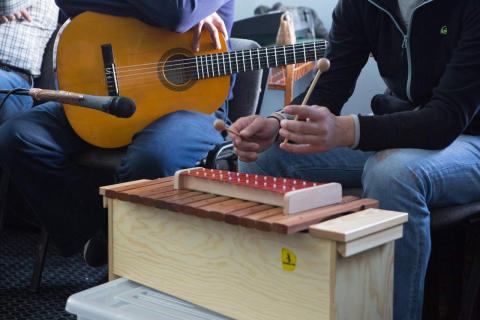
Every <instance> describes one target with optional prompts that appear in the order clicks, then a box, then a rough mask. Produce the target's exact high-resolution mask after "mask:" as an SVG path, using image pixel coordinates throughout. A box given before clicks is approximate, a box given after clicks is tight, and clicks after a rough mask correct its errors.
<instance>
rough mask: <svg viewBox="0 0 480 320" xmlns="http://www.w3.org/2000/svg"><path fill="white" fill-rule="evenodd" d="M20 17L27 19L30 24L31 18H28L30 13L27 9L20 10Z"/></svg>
mask: <svg viewBox="0 0 480 320" xmlns="http://www.w3.org/2000/svg"><path fill="white" fill-rule="evenodd" d="M20 13H21V14H22V16H23V17H24V18H25V19H27V21H28V22H32V21H33V20H32V17H30V13H28V11H27V9H23V10H20Z"/></svg>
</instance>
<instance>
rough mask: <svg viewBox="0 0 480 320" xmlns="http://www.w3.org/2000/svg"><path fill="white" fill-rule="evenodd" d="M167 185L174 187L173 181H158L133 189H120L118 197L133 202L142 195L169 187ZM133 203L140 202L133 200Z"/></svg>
mask: <svg viewBox="0 0 480 320" xmlns="http://www.w3.org/2000/svg"><path fill="white" fill-rule="evenodd" d="M167 187H170V188H173V181H164V182H162V183H157V184H154V185H149V186H144V187H140V188H135V189H132V190H125V191H120V192H117V199H118V200H122V201H130V202H132V200H133V201H135V200H134V199H138V198H139V197H141V196H144V195H149V194H152V193H155V192H157V191H158V190H159V189H162V188H167ZM133 203H139V202H133Z"/></svg>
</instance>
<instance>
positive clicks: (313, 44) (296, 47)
mask: <svg viewBox="0 0 480 320" xmlns="http://www.w3.org/2000/svg"><path fill="white" fill-rule="evenodd" d="M318 43H320V44H318ZM317 46H318V47H319V48H325V47H326V41H317V42H311V43H308V44H306V45H305V48H312V47H315V48H316V47H317ZM280 47H282V46H280ZM285 47H286V49H287V50H286V51H287V52H289V53H290V52H293V51H297V50H302V49H303V46H302V45H301V44H295V45H287V46H285ZM273 48H277V47H267V48H259V50H258V51H260V50H261V51H260V52H261V53H262V54H263V51H264V49H267V50H268V49H273ZM252 50H254V51H257V49H252ZM242 51H249V50H239V51H236V52H242ZM229 52H230V53H233V52H235V51H229ZM282 52H283V50H281V49H280V50H279V53H282ZM222 53H223V52H221V53H218V54H222ZM225 53H228V52H225ZM213 54H216V53H213ZM213 54H210V55H213ZM207 55H208V54H207ZM207 55H202V56H207ZM198 57H200V56H195V57H190V58H187V59H182V60H185V61H188V60H195V59H196V58H198ZM177 61H180V60H176V61H175V62H177ZM162 62H163V61H158V62H152V63H144V64H137V65H130V66H122V67H117V68H116V69H117V70H120V69H125V68H132V67H139V66H146V65H152V64H156V65H158V64H159V63H162ZM167 63H168V61H166V62H165V64H167ZM193 63H195V62H193Z"/></svg>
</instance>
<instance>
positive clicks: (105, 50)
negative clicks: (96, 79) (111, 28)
mask: <svg viewBox="0 0 480 320" xmlns="http://www.w3.org/2000/svg"><path fill="white" fill-rule="evenodd" d="M102 56H103V65H104V66H105V80H106V82H107V88H108V95H109V96H118V95H119V94H120V91H119V90H118V81H117V69H116V66H115V58H114V57H113V48H112V45H111V44H110V43H109V44H103V45H102Z"/></svg>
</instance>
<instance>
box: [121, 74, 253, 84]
mask: <svg viewBox="0 0 480 320" xmlns="http://www.w3.org/2000/svg"><path fill="white" fill-rule="evenodd" d="M249 71H250V70H249ZM241 72H243V70H241ZM225 75H226V74H223V75H218V76H225ZM207 78H211V77H207ZM150 79H151V80H150ZM199 79H203V78H196V77H195V75H194V76H192V77H191V78H190V79H188V80H187V81H190V80H199ZM144 80H150V81H155V82H158V81H159V78H158V76H157V75H156V74H151V75H149V76H146V77H145V76H143V77H137V78H129V79H122V80H119V81H118V85H119V86H120V87H121V86H125V85H129V84H132V83H137V84H143V83H145V81H144ZM168 80H169V81H170V82H176V81H180V82H184V80H185V79H184V77H182V76H180V77H178V76H171V77H168ZM147 82H148V81H147Z"/></svg>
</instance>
